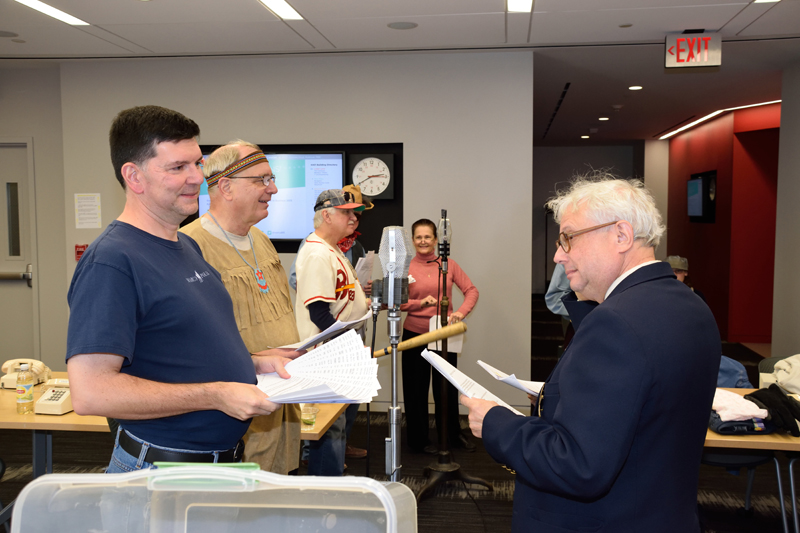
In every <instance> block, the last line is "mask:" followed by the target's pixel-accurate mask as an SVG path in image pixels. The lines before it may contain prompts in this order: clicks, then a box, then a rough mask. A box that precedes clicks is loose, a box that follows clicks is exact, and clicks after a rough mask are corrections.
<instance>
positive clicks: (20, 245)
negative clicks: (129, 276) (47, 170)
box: [0, 140, 41, 361]
mask: <svg viewBox="0 0 800 533" xmlns="http://www.w3.org/2000/svg"><path fill="white" fill-rule="evenodd" d="M31 150H32V146H31V142H29V141H20V142H4V141H2V140H0V360H2V361H5V360H6V359H14V358H30V359H41V354H40V353H39V331H38V329H39V321H38V306H37V301H38V288H37V286H36V281H37V280H36V261H35V252H36V243H35V242H34V240H35V232H34V231H32V228H34V227H35V222H34V220H33V219H32V217H33V215H34V214H35V212H36V211H35V209H34V207H33V206H34V194H33V192H34V188H33V173H32V172H31V169H32V154H31Z"/></svg>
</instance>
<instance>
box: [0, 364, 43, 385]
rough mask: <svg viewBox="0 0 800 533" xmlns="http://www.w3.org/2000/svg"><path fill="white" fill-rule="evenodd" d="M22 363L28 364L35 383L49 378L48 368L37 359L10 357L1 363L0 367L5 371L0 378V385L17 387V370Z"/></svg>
mask: <svg viewBox="0 0 800 533" xmlns="http://www.w3.org/2000/svg"><path fill="white" fill-rule="evenodd" d="M23 363H27V364H28V370H30V371H31V373H32V374H33V379H34V381H35V384H36V385H38V384H39V383H42V382H44V381H47V380H48V379H50V369H49V368H47V365H45V364H44V363H42V362H41V361H39V360H38V359H11V360H9V361H6V362H5V363H3V367H2V368H0V370H2V371H3V372H4V373H5V376H3V378H2V379H0V387H2V388H4V389H16V388H17V372H19V370H20V366H22V364H23Z"/></svg>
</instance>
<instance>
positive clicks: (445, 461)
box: [417, 209, 494, 503]
mask: <svg viewBox="0 0 800 533" xmlns="http://www.w3.org/2000/svg"><path fill="white" fill-rule="evenodd" d="M446 218H447V211H446V210H444V209H442V219H446ZM448 255H450V243H449V242H446V241H445V240H444V238H443V239H442V241H440V242H439V257H440V258H441V259H442V293H443V294H442V300H441V305H440V307H439V320H440V321H441V322H440V326H444V325H445V324H447V311H448V309H450V299H449V298H448V297H447V256H448ZM442 357H444V358H445V359H447V338H446V337H445V338H444V339H442ZM441 382H442V385H441V388H440V393H439V402H440V403H441V405H440V406H439V412H440V413H441V417H440V418H439V419H438V420H437V421H436V422H437V423H436V428H437V434H438V437H439V451H438V453H437V460H436V461H435V462H433V463H431V464H429V465H428V466H426V467H425V469H424V470H423V475H424V476H425V477H426V478H428V482H427V483H426V484H425V485H424V486H423V487H422V488H421V489H420V491H419V494H417V502H418V503H419V502H421V501H422V499H423V498H424V497H425V496H426V495H427V494H428V493H429V492H431V491H432V490H433V489H434V488H436V486H437V485H439V484H440V483H444V482H446V481H462V482H464V483H465V484H466V483H472V484H475V485H483V486H484V487H486V488H487V489H489V490H494V487H493V486H492V484H491V483H489V482H488V481H486V480H484V479H481V478H478V477H473V476H470V475H469V474H466V473H464V472H463V471H462V470H461V465H459V464H458V463H456V462H454V461H453V460H452V457H451V454H450V449H449V443H448V442H447V418H448V412H447V411H448V405H447V404H448V401H447V393H448V392H449V389H450V387H452V385H451V384H450V382H449V381H447V380H446V379H444V377H442V379H441ZM456 416H458V413H456Z"/></svg>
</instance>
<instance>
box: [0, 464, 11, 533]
mask: <svg viewBox="0 0 800 533" xmlns="http://www.w3.org/2000/svg"><path fill="white" fill-rule="evenodd" d="M5 473H6V464H5V463H4V462H3V460H2V459H0V481H2V480H3V474H5ZM3 509H4V507H3V502H2V501H0V511H2V510H3ZM10 523H11V519H10V518H9V519H8V520H6V521H5V522H4V523H3V526H5V530H6V533H10V532H11V528H10V527H9V524H10Z"/></svg>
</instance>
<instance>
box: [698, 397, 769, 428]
mask: <svg viewBox="0 0 800 533" xmlns="http://www.w3.org/2000/svg"><path fill="white" fill-rule="evenodd" d="M711 408H712V409H713V410H715V411H716V412H717V414H718V415H719V418H720V420H722V421H723V422H730V421H731V420H750V419H751V418H767V417H768V416H769V411H767V410H766V409H761V408H759V407H758V406H757V405H756V404H754V403H753V402H751V401H750V400H745V399H744V398H742V397H741V396H740V395H738V394H736V393H735V392H731V391H727V390H723V389H717V392H715V393H714V403H713V404H711Z"/></svg>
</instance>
